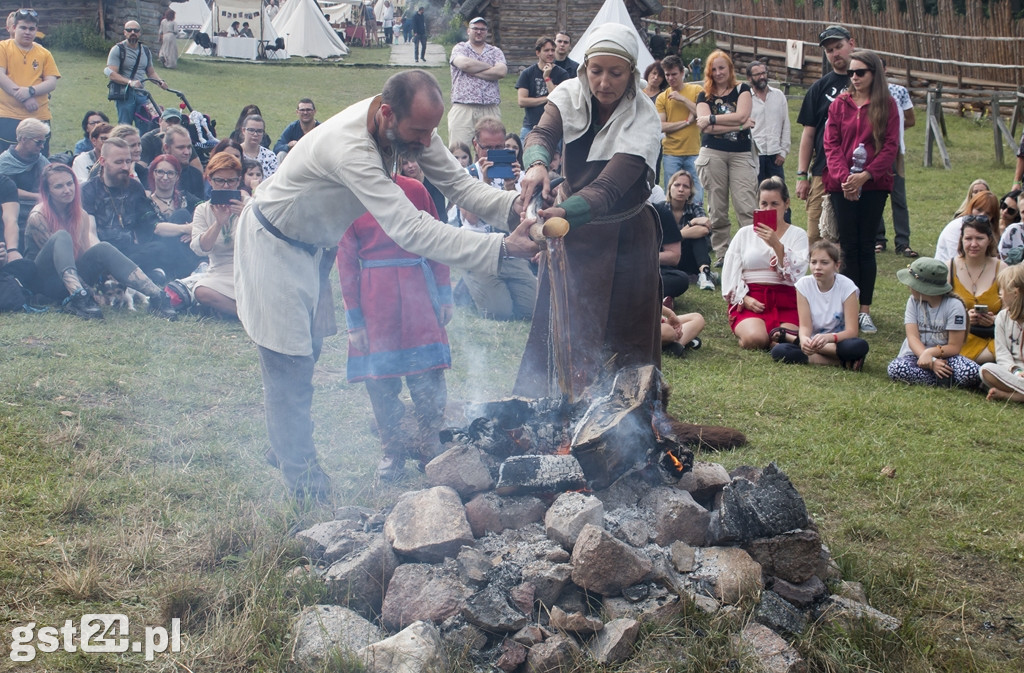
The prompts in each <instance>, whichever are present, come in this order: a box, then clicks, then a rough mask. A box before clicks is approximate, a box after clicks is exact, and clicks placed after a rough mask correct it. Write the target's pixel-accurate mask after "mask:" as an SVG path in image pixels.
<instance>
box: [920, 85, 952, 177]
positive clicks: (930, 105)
mask: <svg viewBox="0 0 1024 673" xmlns="http://www.w3.org/2000/svg"><path fill="white" fill-rule="evenodd" d="M938 94H939V92H937V91H932V90H929V91H928V95H927V97H926V99H925V100H926V103H925V115H926V119H925V129H924V165H925V168H930V167H931V165H932V160H933V157H934V146H935V145H938V146H939V154H941V155H942V165H943V166H945V168H946V170H951V169H952V168H953V166H952V164H951V163H950V161H949V152H948V151H946V143H945V141H944V140H943V134H944V132H943V130H942V129H941V127H940V124H939V120H938V117H939V115H940V114H941V113H942V112H941V111H942V104H941V102H940V99H939V95H938Z"/></svg>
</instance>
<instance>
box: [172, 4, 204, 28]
mask: <svg viewBox="0 0 1024 673" xmlns="http://www.w3.org/2000/svg"><path fill="white" fill-rule="evenodd" d="M171 9H172V10H174V22H175V23H176V24H178V29H179V30H199V29H200V28H202V27H203V25H204V24H205V23H206V21H207V20H208V19H209V18H210V8H209V7H207V6H206V0H185V2H172V3H171Z"/></svg>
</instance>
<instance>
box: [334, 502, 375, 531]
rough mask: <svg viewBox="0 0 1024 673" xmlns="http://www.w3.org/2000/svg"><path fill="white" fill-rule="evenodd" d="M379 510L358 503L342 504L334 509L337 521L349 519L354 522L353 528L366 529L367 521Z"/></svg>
mask: <svg viewBox="0 0 1024 673" xmlns="http://www.w3.org/2000/svg"><path fill="white" fill-rule="evenodd" d="M376 514H377V512H375V511H374V510H372V509H369V508H367V507H359V506H357V505H341V506H340V507H338V508H337V509H335V510H334V519H335V521H348V522H349V523H351V524H352V529H353V530H364V526H365V524H366V522H367V521H368V520H369V519H370V518H371V517H373V516H375V515H376Z"/></svg>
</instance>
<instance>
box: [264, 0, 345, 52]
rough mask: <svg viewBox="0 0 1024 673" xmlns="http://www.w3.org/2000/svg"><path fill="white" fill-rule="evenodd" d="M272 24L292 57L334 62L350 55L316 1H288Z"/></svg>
mask: <svg viewBox="0 0 1024 673" xmlns="http://www.w3.org/2000/svg"><path fill="white" fill-rule="evenodd" d="M273 24H274V30H276V31H277V34H278V35H281V36H282V37H284V43H285V45H287V47H288V53H289V54H293V55H295V56H315V57H317V58H331V57H334V56H344V55H345V54H347V53H348V47H346V46H345V43H344V42H343V41H342V39H341V38H340V37H338V34H337V33H336V32H334V29H333V28H331V26H330V24H329V23H327V19H325V18H324V15H323V13H322V12H321V11H320V8H319V7H318V6H317V4H316V2H314V0H288V2H286V3H285V5H284V7H282V8H281V11H280V12H278V14H277V16H275V17H274V21H273Z"/></svg>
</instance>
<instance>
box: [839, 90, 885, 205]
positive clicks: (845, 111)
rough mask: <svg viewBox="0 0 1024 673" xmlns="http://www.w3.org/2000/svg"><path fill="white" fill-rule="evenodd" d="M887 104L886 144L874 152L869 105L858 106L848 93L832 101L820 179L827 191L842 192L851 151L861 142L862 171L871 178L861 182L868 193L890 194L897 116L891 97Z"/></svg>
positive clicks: (851, 160) (851, 154)
mask: <svg viewBox="0 0 1024 673" xmlns="http://www.w3.org/2000/svg"><path fill="white" fill-rule="evenodd" d="M888 101H889V123H888V125H887V126H886V127H885V142H883V143H882V150H881V151H880V152H877V153H876V152H875V139H874V137H873V136H872V135H871V119H870V118H869V117H868V106H867V105H865V106H863V107H857V106H856V105H855V104H854V102H853V98H852V97H851V96H850V94H849V92H845V91H844V92H843V93H841V94H839V96H838V97H837V98H836V99H835V100H834V101H832V105H830V106H829V108H828V121H826V122H825V172H824V173H823V174H822V176H821V177H822V180H823V181H824V183H825V191H826V192H841V191H843V183H844V182H845V181H846V178H847V177H849V175H850V165H851V164H852V163H853V151H854V150H855V149H857V145H859V144H860V143H864V149H866V150H867V151H868V162H867V164H866V165H865V166H864V170H866V171H867V172H868V173H870V174H871V179H870V180H868V181H867V182H865V183H864V189H865V190H867V191H883V192H891V191H892V184H893V164H894V163H895V161H896V154H897V153H898V152H899V151H900V113H899V110H898V109H897V107H896V101H895V100H893V98H892V96H889V97H888Z"/></svg>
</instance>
